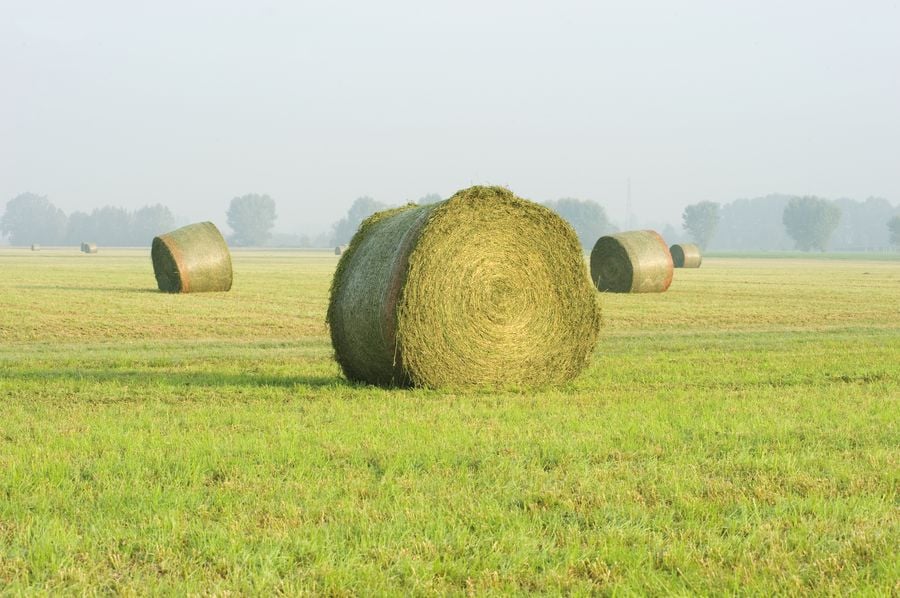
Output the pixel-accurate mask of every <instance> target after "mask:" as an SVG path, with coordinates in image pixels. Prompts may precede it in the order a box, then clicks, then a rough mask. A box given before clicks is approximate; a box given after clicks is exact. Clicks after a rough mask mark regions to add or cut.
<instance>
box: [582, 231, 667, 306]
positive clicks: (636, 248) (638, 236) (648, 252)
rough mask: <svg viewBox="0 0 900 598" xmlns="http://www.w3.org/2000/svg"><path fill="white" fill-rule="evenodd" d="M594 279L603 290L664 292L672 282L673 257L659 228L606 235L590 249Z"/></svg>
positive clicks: (615, 291)
mask: <svg viewBox="0 0 900 598" xmlns="http://www.w3.org/2000/svg"><path fill="white" fill-rule="evenodd" d="M591 279H592V280H593V281H594V284H595V285H596V286H597V288H598V289H600V290H601V291H611V292H613V293H662V292H663V291H665V290H666V289H668V288H669V285H670V284H672V256H671V254H669V248H668V247H667V246H666V242H665V241H663V238H662V237H661V236H659V233H657V232H656V231H652V230H635V231H628V232H624V233H615V234H612V235H607V236H605V237H600V239H599V240H598V241H597V243H596V245H594V250H593V251H591Z"/></svg>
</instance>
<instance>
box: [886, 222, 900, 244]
mask: <svg viewBox="0 0 900 598" xmlns="http://www.w3.org/2000/svg"><path fill="white" fill-rule="evenodd" d="M887 227H888V231H889V232H890V234H891V245H895V246H897V247H900V216H894V217H893V218H891V219H890V220H888V223H887Z"/></svg>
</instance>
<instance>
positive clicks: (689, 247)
mask: <svg viewBox="0 0 900 598" xmlns="http://www.w3.org/2000/svg"><path fill="white" fill-rule="evenodd" d="M669 253H671V254H672V264H674V266H675V267H676V268H699V267H700V264H701V263H702V262H703V256H702V255H701V254H700V248H699V247H697V246H696V245H694V244H693V243H680V244H678V245H672V246H671V247H669Z"/></svg>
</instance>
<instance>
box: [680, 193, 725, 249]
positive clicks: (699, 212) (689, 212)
mask: <svg viewBox="0 0 900 598" xmlns="http://www.w3.org/2000/svg"><path fill="white" fill-rule="evenodd" d="M681 220H682V223H683V226H684V230H686V231H687V232H688V234H689V235H690V237H691V239H692V240H693V241H694V243H696V244H697V245H699V246H700V248H701V249H706V246H707V245H709V242H710V241H711V240H712V238H713V236H714V235H715V234H716V228H717V227H718V226H719V204H717V203H716V202H714V201H701V202H700V203H695V204H691V205H689V206H688V207H686V208H685V209H684V212H682V214H681Z"/></svg>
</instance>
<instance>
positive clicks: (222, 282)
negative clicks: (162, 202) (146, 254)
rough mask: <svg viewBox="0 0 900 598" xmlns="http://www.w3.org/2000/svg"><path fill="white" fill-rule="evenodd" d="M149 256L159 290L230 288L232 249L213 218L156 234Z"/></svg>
mask: <svg viewBox="0 0 900 598" xmlns="http://www.w3.org/2000/svg"><path fill="white" fill-rule="evenodd" d="M150 257H151V259H152V260H153V273H154V274H155V275H156V283H157V285H159V290H160V291H165V292H167V293H202V292H208V291H228V290H230V289H231V282H232V272H231V253H230V252H229V251H228V245H227V244H226V243H225V239H224V237H222V233H220V232H219V229H218V228H216V225H215V224H213V223H212V222H200V223H197V224H189V225H188V226H185V227H182V228H179V229H177V230H174V231H172V232H170V233H166V234H164V235H160V236H158V237H156V238H154V239H153V247H152V248H151V250H150Z"/></svg>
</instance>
